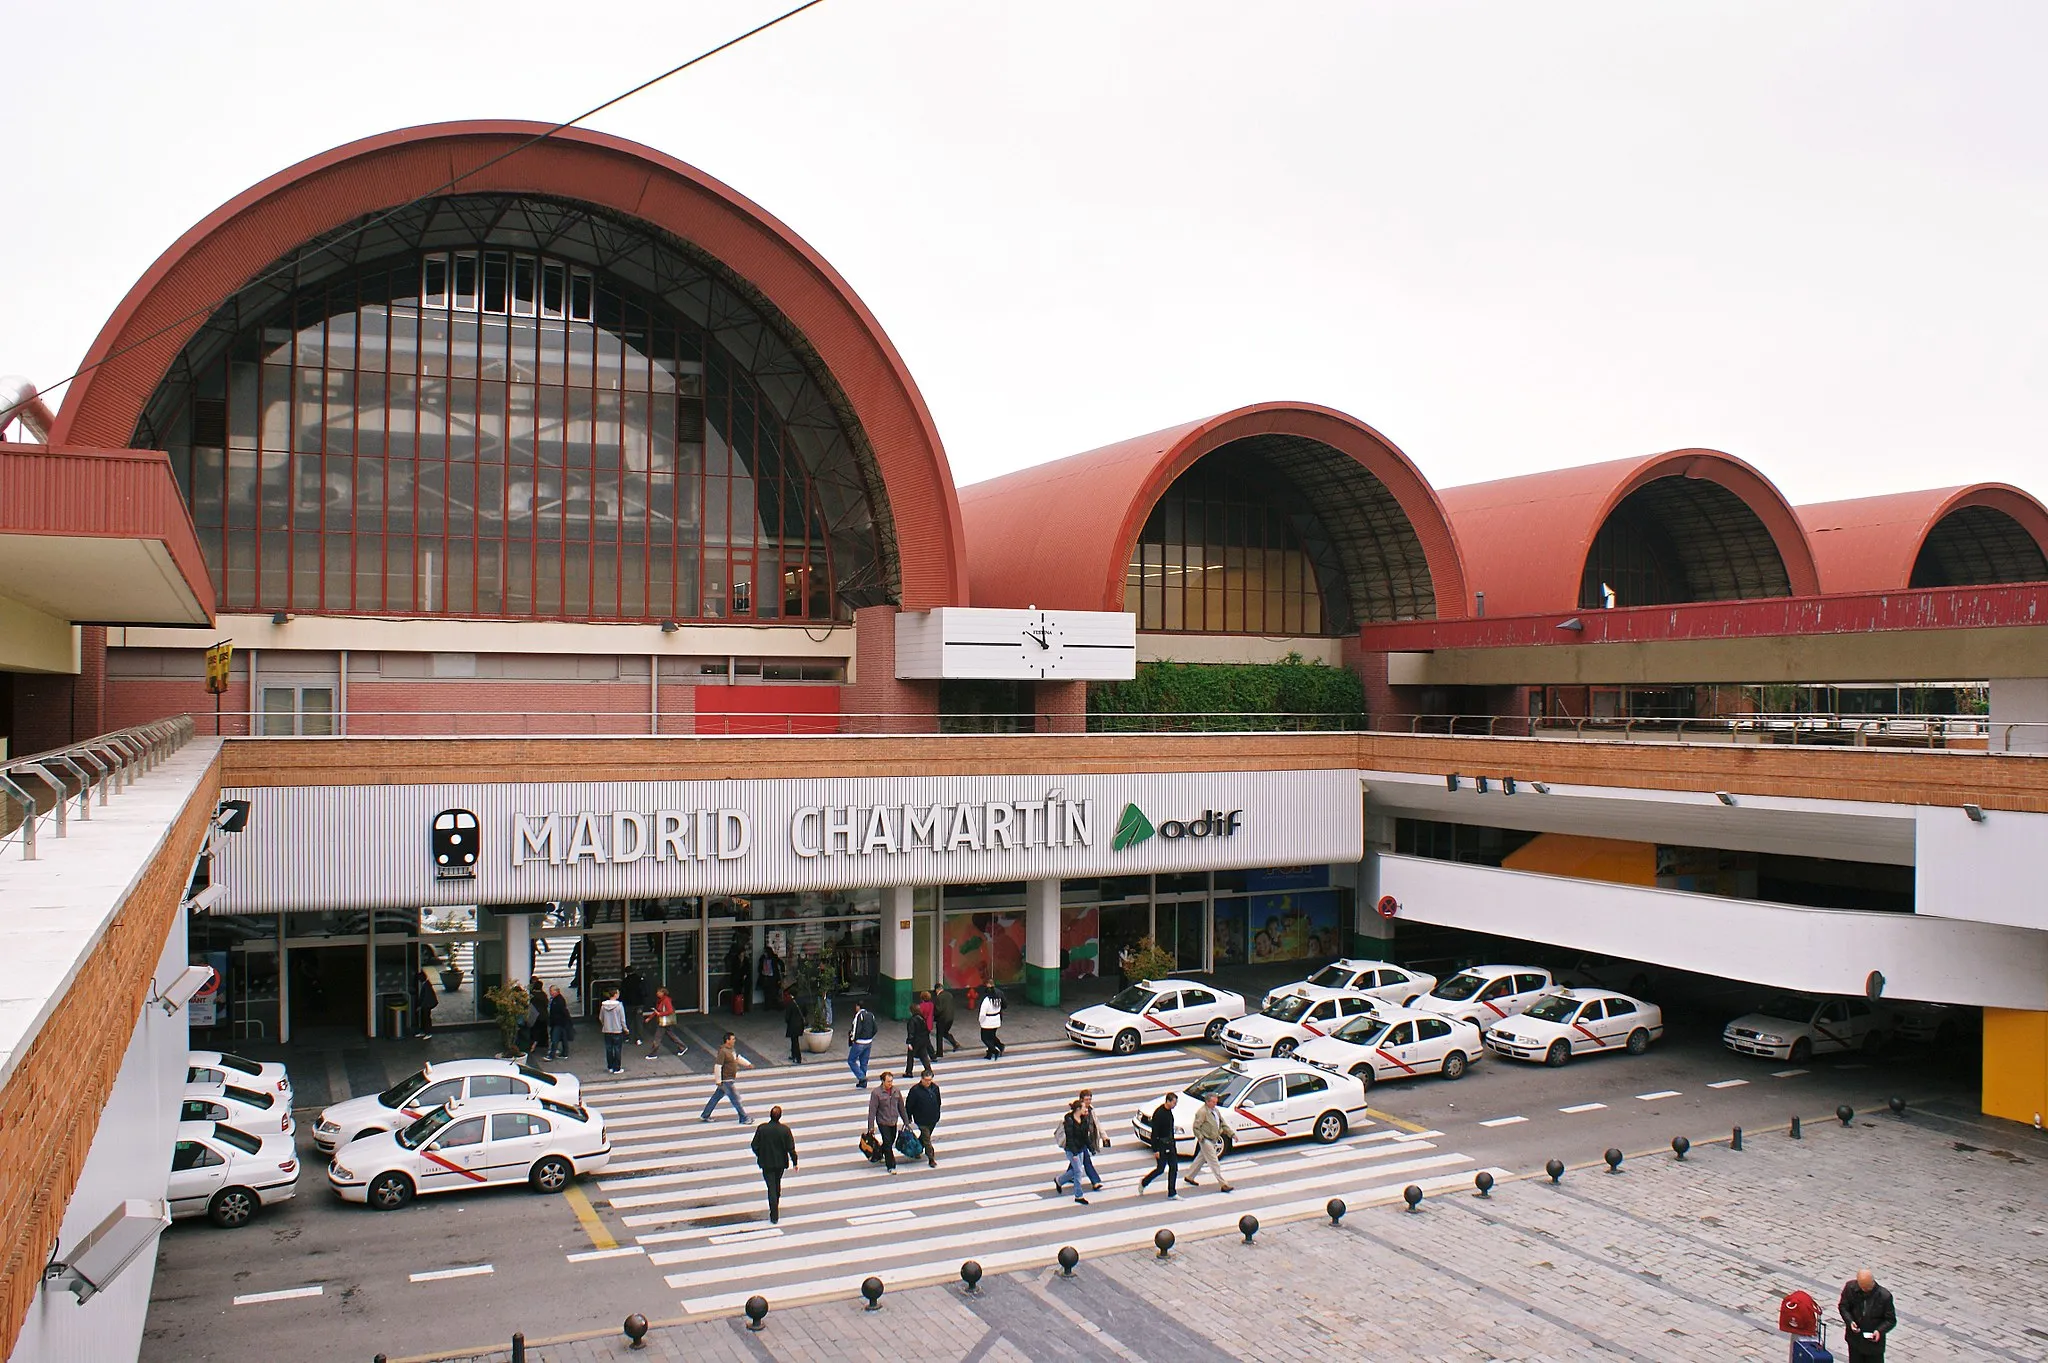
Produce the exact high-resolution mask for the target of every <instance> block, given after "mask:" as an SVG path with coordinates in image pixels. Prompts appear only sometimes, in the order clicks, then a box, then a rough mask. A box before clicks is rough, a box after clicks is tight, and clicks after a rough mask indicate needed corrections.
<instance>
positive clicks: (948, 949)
mask: <svg viewBox="0 0 2048 1363" xmlns="http://www.w3.org/2000/svg"><path fill="white" fill-rule="evenodd" d="M944 947H945V961H944V965H943V967H942V968H943V969H944V970H945V972H946V984H947V985H948V986H949V987H951V988H954V989H966V988H968V987H970V986H979V985H983V984H986V983H988V982H989V980H990V979H993V980H995V982H996V983H997V984H1021V983H1023V980H1024V911H1023V910H1022V909H1019V910H1016V911H1015V912H1012V913H949V914H947V915H946V927H945V942H944Z"/></svg>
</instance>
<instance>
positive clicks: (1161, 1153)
mask: <svg viewBox="0 0 2048 1363" xmlns="http://www.w3.org/2000/svg"><path fill="white" fill-rule="evenodd" d="M1178 1101H1180V1095H1179V1094H1178V1093H1169V1094H1167V1095H1166V1098H1165V1100H1164V1101H1162V1102H1161V1103H1160V1104H1159V1106H1158V1107H1155V1108H1153V1109H1152V1116H1151V1119H1150V1120H1149V1121H1147V1122H1146V1139H1147V1142H1148V1143H1149V1144H1150V1145H1151V1147H1152V1157H1153V1164H1152V1172H1151V1173H1149V1174H1147V1175H1145V1177H1143V1178H1141V1179H1139V1180H1138V1191H1139V1192H1141V1193H1142V1192H1144V1191H1145V1190H1146V1189H1147V1188H1149V1187H1151V1186H1152V1180H1153V1179H1155V1178H1158V1177H1159V1175H1160V1174H1162V1173H1164V1174H1165V1175H1166V1197H1167V1200H1168V1201H1172V1200H1173V1199H1175V1198H1177V1197H1179V1196H1180V1189H1179V1187H1178V1186H1177V1185H1178V1184H1179V1183H1180V1142H1179V1140H1178V1139H1177V1138H1176V1136H1175V1133H1174V1129H1173V1105H1174V1104H1175V1103H1176V1102H1178Z"/></svg>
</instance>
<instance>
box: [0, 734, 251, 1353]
mask: <svg viewBox="0 0 2048 1363" xmlns="http://www.w3.org/2000/svg"><path fill="white" fill-rule="evenodd" d="M219 798H220V764H219V763H215V764H214V767H213V770H212V771H210V772H209V773H208V774H207V777H206V779H205V781H204V782H202V783H201V785H200V788H199V789H198V790H197V791H195V792H194V793H193V795H192V798H191V800H190V801H188V802H187V803H186V805H185V809H184V812H183V813H182V814H181V815H180V816H179V817H178V821H177V823H176V824H174V825H173V826H172V828H171V831H170V833H169V835H168V836H167V837H166V839H165V841H164V846H163V850H162V851H161V852H160V853H159V854H158V856H157V858H156V860H155V861H154V862H153V863H151V865H150V867H149V869H148V870H147V871H145V872H144V873H143V875H142V878H141V880H140V881H139V882H138V883H137V884H136V886H135V888H134V889H133V891H131V892H130V894H129V895H128V898H127V901H126V902H125V903H124V904H122V906H121V909H120V912H119V913H118V915H116V917H115V919H114V921H113V922H112V923H111V924H110V925H109V926H108V928H107V931H106V935H105V936H104V937H102V938H101V939H100V942H99V944H98V945H97V946H96V947H94V948H93V950H92V953H91V954H90V955H89V956H87V957H86V960H85V964H84V966H83V968H81V969H80V970H79V972H78V976H77V978H76V979H74V980H73V981H72V983H71V988H70V989H69V990H67V991H66V992H65V995H64V997H63V998H62V999H60V1000H59V1001H58V1002H57V1006H56V1008H55V1009H54V1010H53V1011H52V1013H51V1015H50V1019H49V1021H48V1022H46V1023H45V1024H44V1025H43V1028H42V1030H41V1031H39V1032H38V1033H36V1036H35V1039H34V1040H33V1041H31V1042H30V1043H29V1045H28V1050H27V1053H26V1054H25V1055H23V1056H22V1058H21V1061H20V1063H19V1064H18V1065H17V1066H16V1067H15V1070H14V1073H13V1074H12V1075H10V1076H9V1077H8V1080H7V1086H6V1088H5V1089H0V1256H4V1257H0V1357H5V1356H7V1355H8V1354H10V1353H12V1351H13V1349H14V1344H15V1340H16V1338H17V1337H18V1335H19V1333H20V1331H21V1322H22V1319H23V1317H24V1316H25V1315H26V1314H27V1313H28V1309H29V1306H30V1305H31V1303H33V1302H34V1300H35V1295H36V1291H37V1288H38V1287H39V1286H40V1285H41V1283H42V1274H43V1264H44V1261H45V1260H46V1259H47V1258H48V1257H49V1253H50V1246H51V1244H52V1243H54V1242H55V1240H56V1238H57V1232H58V1229H59V1228H60V1227H61V1225H62V1224H63V1220H64V1209H65V1207H66V1206H67V1205H68V1204H69V1202H70V1200H71V1193H72V1190H73V1189H75V1188H76V1187H77V1186H78V1177H79V1173H80V1171H82V1170H83V1169H84V1167H85V1159H86V1155H87V1153H88V1152H89V1151H90V1150H91V1148H92V1142H93V1135H94V1133H95V1132H96V1131H97V1130H98V1127H99V1119H100V1112H101V1111H102V1109H104V1108H105V1107H106V1104H107V1098H108V1095H110V1094H111V1093H112V1092H113V1091H114V1080H115V1079H116V1078H117V1077H118V1076H119V1074H120V1070H121V1062H122V1060H123V1058H124V1057H125V1056H126V1055H127V1053H128V1044H129V1042H130V1040H131V1039H132V1032H133V1026H132V1024H133V1021H134V1019H135V1017H136V1016H137V1014H139V1013H140V1012H141V1011H142V1006H143V1003H144V1002H145V1000H146V999H147V998H148V994H149V984H150V980H151V978H152V976H153V974H154V970H155V966H156V962H157V959H158V957H160V956H161V955H162V954H163V950H164V941H165V939H166V938H167V937H168V936H169V935H170V931H171V926H172V924H173V923H175V922H176V921H177V916H178V903H179V900H180V899H181V898H182V896H183V894H184V890H185V883H186V877H187V876H188V874H189V873H190V871H191V867H192V859H193V858H194V857H196V856H198V855H199V844H200V840H201V838H202V837H203V836H204V835H205V832H206V823H207V819H208V817H209V816H210V815H211V814H212V813H213V810H214V807H215V805H216V804H217V803H218V802H219Z"/></svg>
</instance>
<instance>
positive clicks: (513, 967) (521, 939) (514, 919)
mask: <svg viewBox="0 0 2048 1363" xmlns="http://www.w3.org/2000/svg"><path fill="white" fill-rule="evenodd" d="M514 907H515V906H513V905H509V904H508V905H506V906H505V908H504V909H493V910H492V911H491V912H492V916H493V917H495V918H496V919H497V920H498V931H499V933H500V938H499V941H500V942H501V944H502V945H503V946H504V948H505V978H504V981H503V983H505V984H525V983H526V977H527V976H528V975H529V974H531V973H532V969H531V964H530V962H529V961H528V959H527V958H528V957H529V956H531V955H532V954H533V920H532V919H531V918H529V917H527V916H526V915H525V914H523V913H516V912H512V911H511V910H512V909H513V908H514ZM479 1011H481V1009H479Z"/></svg>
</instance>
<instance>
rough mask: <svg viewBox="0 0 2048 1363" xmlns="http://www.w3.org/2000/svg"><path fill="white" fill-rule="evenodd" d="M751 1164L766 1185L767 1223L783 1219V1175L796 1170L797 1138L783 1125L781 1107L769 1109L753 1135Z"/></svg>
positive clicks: (779, 1105)
mask: <svg viewBox="0 0 2048 1363" xmlns="http://www.w3.org/2000/svg"><path fill="white" fill-rule="evenodd" d="M753 1150H754V1163H756V1164H758V1165H760V1166H761V1182H763V1183H765V1184H767V1185H768V1224H769V1225H771V1226H772V1225H774V1224H775V1223H776V1222H778V1221H780V1220H782V1175H783V1173H784V1171H785V1170H789V1169H794V1168H796V1137H795V1136H794V1135H793V1134H792V1133H791V1132H790V1129H789V1128H788V1127H786V1126H784V1125H783V1124H782V1105H781V1104H780V1103H777V1104H776V1105H775V1106H774V1107H771V1108H769V1109H768V1120H767V1121H766V1122H765V1123H763V1124H762V1126H761V1129H760V1130H759V1131H756V1132H755V1133H754V1140H753Z"/></svg>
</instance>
